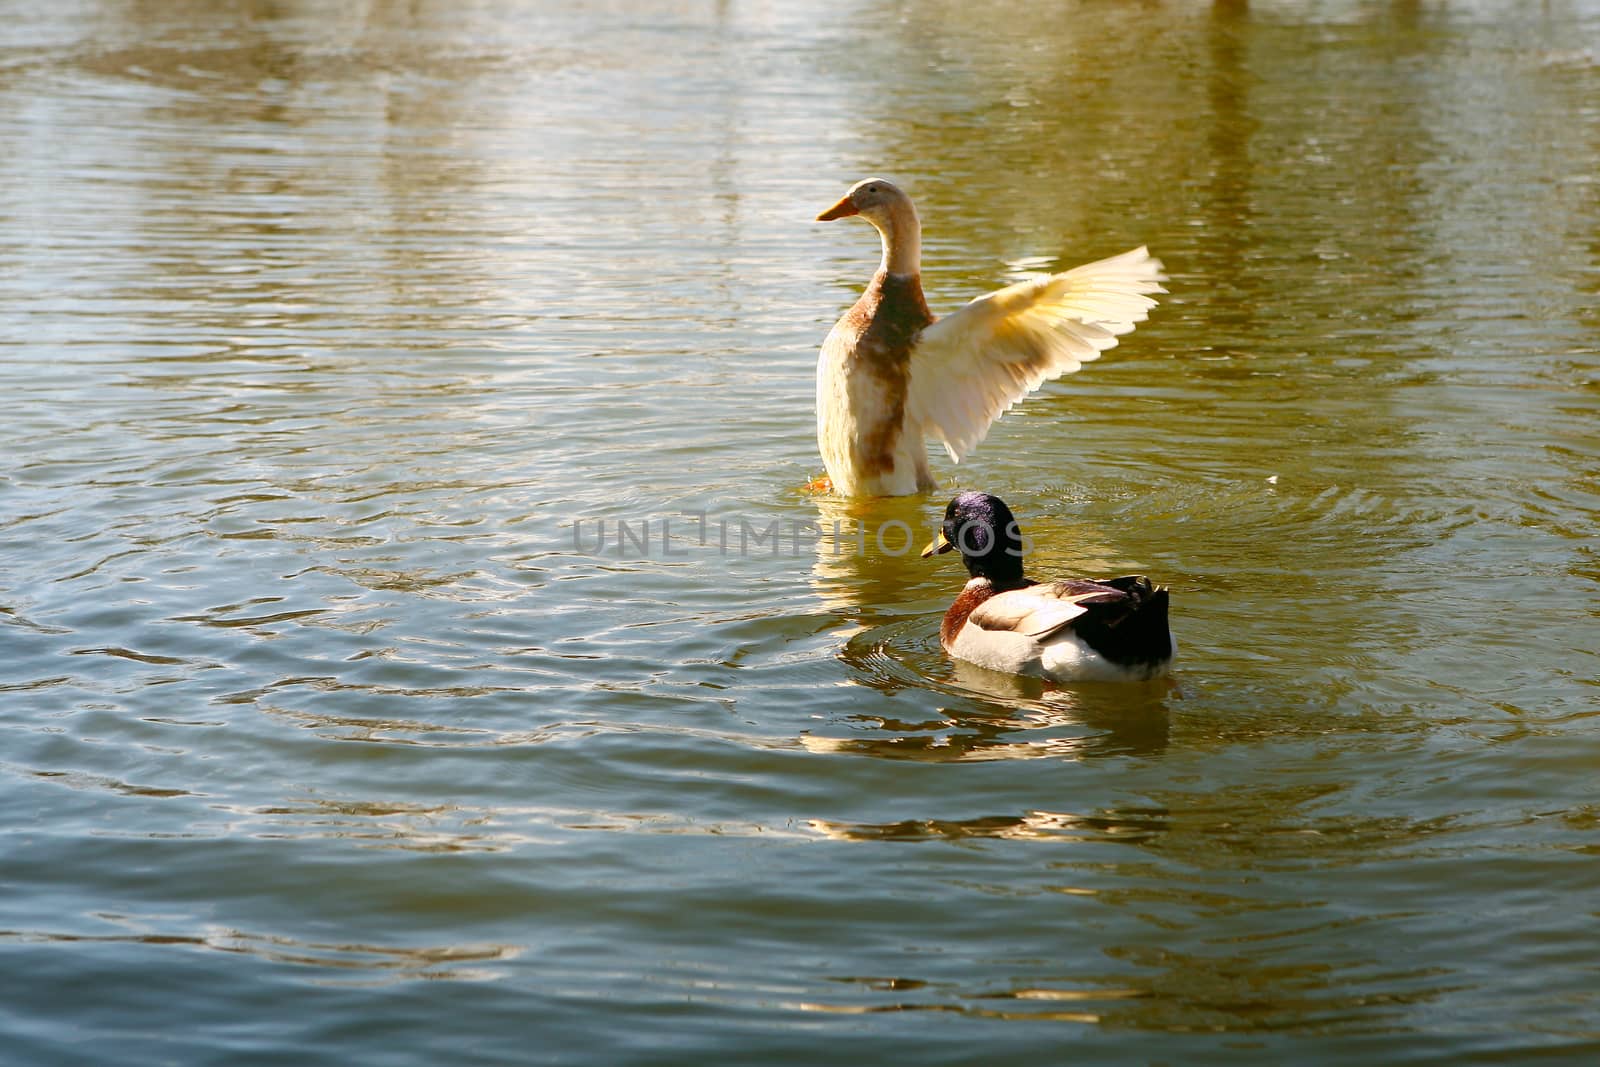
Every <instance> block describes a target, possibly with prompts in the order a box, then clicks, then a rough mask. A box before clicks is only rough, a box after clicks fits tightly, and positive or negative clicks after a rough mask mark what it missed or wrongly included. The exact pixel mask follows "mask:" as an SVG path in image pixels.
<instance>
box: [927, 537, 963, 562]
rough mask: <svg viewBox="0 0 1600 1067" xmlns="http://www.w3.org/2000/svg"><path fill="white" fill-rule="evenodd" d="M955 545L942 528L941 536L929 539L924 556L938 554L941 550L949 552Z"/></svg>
mask: <svg viewBox="0 0 1600 1067" xmlns="http://www.w3.org/2000/svg"><path fill="white" fill-rule="evenodd" d="M954 547H956V546H955V545H952V544H951V543H950V539H949V538H948V537H946V536H945V535H944V531H943V530H940V531H939V536H937V537H935V538H934V539H933V540H932V541H929V542H928V547H927V548H924V549H923V550H922V558H923V559H927V558H928V557H929V556H937V555H939V554H940V553H941V552H948V551H950V550H951V549H952V548H954Z"/></svg>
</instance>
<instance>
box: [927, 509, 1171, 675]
mask: <svg viewBox="0 0 1600 1067" xmlns="http://www.w3.org/2000/svg"><path fill="white" fill-rule="evenodd" d="M951 549H959V550H960V552H961V560H962V562H963V563H965V564H966V565H967V573H968V574H969V575H971V578H970V580H969V581H968V582H967V584H966V586H965V587H964V588H963V589H962V590H961V594H960V595H959V596H957V597H956V599H955V603H953V604H951V605H950V610H949V611H947V612H945V616H944V622H943V624H942V625H941V626H940V627H939V644H940V645H942V646H943V647H944V650H945V651H946V652H948V653H949V654H950V655H951V656H954V657H955V658H956V659H962V660H966V661H967V662H968V663H976V664H977V665H978V666H980V667H987V668H989V669H990V670H993V671H1004V672H1006V673H1007V674H1034V675H1040V676H1043V677H1045V678H1052V679H1054V680H1056V681H1062V682H1067V681H1090V680H1095V681H1140V680H1146V679H1150V678H1158V677H1160V676H1161V675H1163V674H1165V673H1166V672H1167V669H1168V668H1169V667H1170V666H1171V665H1172V657H1173V655H1174V654H1175V653H1176V652H1177V645H1176V643H1175V642H1174V641H1173V640H1172V632H1171V630H1169V629H1168V628H1167V590H1166V589H1163V588H1159V587H1157V586H1154V585H1151V584H1150V579H1148V578H1146V577H1144V576H1143V575H1128V576H1127V577H1123V578H1108V579H1103V580H1102V579H1094V578H1062V579H1058V580H1056V581H1053V582H1035V581H1033V580H1032V579H1030V578H1026V577H1024V576H1023V573H1022V530H1021V529H1020V528H1019V527H1018V526H1017V520H1016V519H1015V518H1013V517H1012V514H1011V509H1010V508H1008V507H1006V504H1005V501H1003V500H1001V499H1000V498H999V497H997V496H990V495H989V494H987V493H962V494H961V495H960V496H958V497H956V498H955V499H954V500H952V501H950V505H949V507H947V508H945V512H944V522H943V523H942V524H941V525H940V527H939V533H938V535H937V536H936V537H935V538H934V539H933V542H932V543H931V544H930V545H928V547H927V548H925V549H923V550H922V555H923V557H924V558H926V557H928V556H932V555H934V554H936V553H940V552H949V551H950V550H951Z"/></svg>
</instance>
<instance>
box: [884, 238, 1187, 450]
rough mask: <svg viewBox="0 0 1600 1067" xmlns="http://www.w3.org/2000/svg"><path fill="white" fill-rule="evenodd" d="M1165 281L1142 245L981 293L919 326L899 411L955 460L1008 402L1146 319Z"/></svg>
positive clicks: (1069, 368) (1087, 358)
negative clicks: (903, 405)
mask: <svg viewBox="0 0 1600 1067" xmlns="http://www.w3.org/2000/svg"><path fill="white" fill-rule="evenodd" d="M1164 280H1165V276H1164V275H1163V274H1162V273H1161V261H1160V260H1158V259H1155V258H1153V257H1152V256H1151V255H1150V253H1149V251H1147V250H1146V249H1145V248H1143V247H1140V248H1135V249H1134V250H1133V251H1131V252H1124V253H1123V254H1122V255H1120V256H1112V257H1111V258H1110V259H1102V260H1099V261H1098V262H1095V263H1086V264H1084V265H1083V266H1081V267H1074V268H1073V269H1072V270H1069V271H1065V272H1063V273H1061V274H1052V275H1050V276H1049V277H1047V278H1040V279H1038V280H1036V281H1026V282H1018V283H1017V284H1016V285H1008V286H1006V287H1005V288H1004V289H997V290H996V291H994V292H992V293H990V294H988V295H987V296H980V297H979V298H978V299H976V300H974V301H973V302H972V303H970V304H968V305H967V306H966V307H964V308H962V309H961V310H960V311H957V312H955V313H954V314H952V315H947V316H945V317H944V318H942V319H940V320H938V321H937V322H935V323H933V325H931V326H929V327H928V328H927V329H925V330H923V331H922V334H921V336H920V337H919V338H918V340H917V343H916V345H915V346H914V347H913V348H912V351H911V368H910V369H911V374H910V378H911V381H910V386H909V389H908V391H907V396H906V413H907V414H908V415H909V416H911V417H912V418H914V419H916V420H917V421H918V422H920V423H921V424H922V426H923V431H924V432H925V433H926V434H928V435H929V436H932V437H937V438H938V439H939V440H940V441H942V442H943V443H944V447H945V450H946V451H948V452H949V453H950V458H951V459H953V460H955V461H956V462H957V463H959V462H961V460H962V459H964V458H966V456H967V454H968V453H969V452H971V451H972V449H973V448H975V447H976V446H977V444H978V442H979V441H982V440H983V438H984V436H985V435H986V434H987V433H988V432H989V426H990V424H991V423H993V422H994V420H995V419H997V418H999V417H1000V415H1001V413H1002V412H1004V411H1005V410H1006V409H1007V408H1009V407H1011V405H1013V404H1015V403H1016V402H1017V401H1019V400H1021V399H1022V398H1023V397H1025V396H1027V395H1028V394H1029V393H1031V392H1033V391H1034V390H1035V389H1037V388H1039V386H1040V385H1042V384H1043V383H1045V382H1047V381H1049V380H1051V379H1053V378H1059V377H1061V375H1063V374H1070V373H1072V372H1073V371H1075V370H1077V369H1078V368H1079V367H1081V366H1083V364H1085V363H1087V362H1089V361H1090V360H1093V359H1099V358H1100V353H1101V352H1104V351H1105V350H1106V349H1108V348H1111V347H1113V346H1115V345H1116V343H1117V338H1118V337H1119V336H1121V335H1122V334H1125V333H1127V332H1128V331H1130V330H1132V329H1133V327H1134V324H1135V323H1139V322H1143V321H1144V320H1145V318H1146V317H1147V316H1148V315H1149V312H1150V309H1151V308H1153V307H1155V304H1156V302H1155V300H1154V299H1152V298H1151V297H1150V295H1149V294H1151V293H1164V292H1166V290H1165V289H1163V288H1162V287H1161V283H1162V282H1163V281H1164Z"/></svg>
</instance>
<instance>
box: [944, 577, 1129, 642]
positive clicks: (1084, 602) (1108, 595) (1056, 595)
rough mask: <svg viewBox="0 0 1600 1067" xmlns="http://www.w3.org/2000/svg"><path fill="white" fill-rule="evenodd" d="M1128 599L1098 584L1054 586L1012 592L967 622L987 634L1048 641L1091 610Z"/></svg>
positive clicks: (983, 606) (982, 606) (981, 606)
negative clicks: (1093, 607)
mask: <svg viewBox="0 0 1600 1067" xmlns="http://www.w3.org/2000/svg"><path fill="white" fill-rule="evenodd" d="M1126 596H1127V594H1126V593H1123V592H1122V591H1121V590H1118V589H1113V588H1109V587H1107V586H1104V585H1100V584H1099V583H1096V582H1081V583H1079V582H1052V583H1051V584H1049V585H1031V586H1028V587H1027V588H1026V589H1012V590H1010V591H1009V592H1005V593H996V594H995V595H994V596H992V597H990V598H989V599H988V600H985V601H984V602H983V603H982V604H979V605H978V606H977V608H976V609H974V611H973V612H972V614H971V615H969V616H968V617H967V621H968V622H970V623H972V624H973V625H974V626H977V627H979V628H980V629H984V630H1001V631H1004V632H1006V633H1014V634H1021V635H1022V636H1024V637H1034V638H1042V637H1048V636H1050V635H1051V634H1053V633H1055V632H1056V631H1058V630H1060V629H1062V628H1064V627H1065V626H1067V625H1068V624H1069V623H1071V622H1073V621H1074V620H1075V619H1078V618H1080V617H1082V616H1084V615H1087V614H1088V613H1089V609H1090V607H1091V606H1093V605H1095V604H1101V603H1111V602H1114V601H1118V600H1121V599H1124V598H1125V597H1126Z"/></svg>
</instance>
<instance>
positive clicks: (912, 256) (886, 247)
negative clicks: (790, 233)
mask: <svg viewBox="0 0 1600 1067" xmlns="http://www.w3.org/2000/svg"><path fill="white" fill-rule="evenodd" d="M851 215H860V216H861V217H862V218H864V219H866V220H867V221H868V222H870V223H872V225H873V227H874V228H875V229H876V230H877V231H878V233H879V235H880V236H881V237H882V238H883V265H882V267H881V268H880V269H881V270H885V271H887V272H889V273H890V274H916V273H917V272H918V271H919V270H920V261H921V258H922V223H921V221H920V220H919V219H918V218H917V209H916V205H914V204H912V203H911V198H910V197H909V196H907V195H906V194H905V193H904V192H902V191H901V190H900V187H899V186H897V185H895V184H894V183H893V182H891V181H887V180H885V179H883V178H866V179H863V180H862V181H859V182H856V183H855V184H854V185H852V186H851V187H850V191H849V192H848V193H845V194H844V196H842V197H840V199H839V202H838V203H837V204H834V205H833V206H832V207H830V208H829V209H828V210H826V211H824V212H823V213H822V214H820V215H818V216H817V221H818V222H832V221H833V220H834V219H845V218H849V217H850V216H851Z"/></svg>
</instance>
